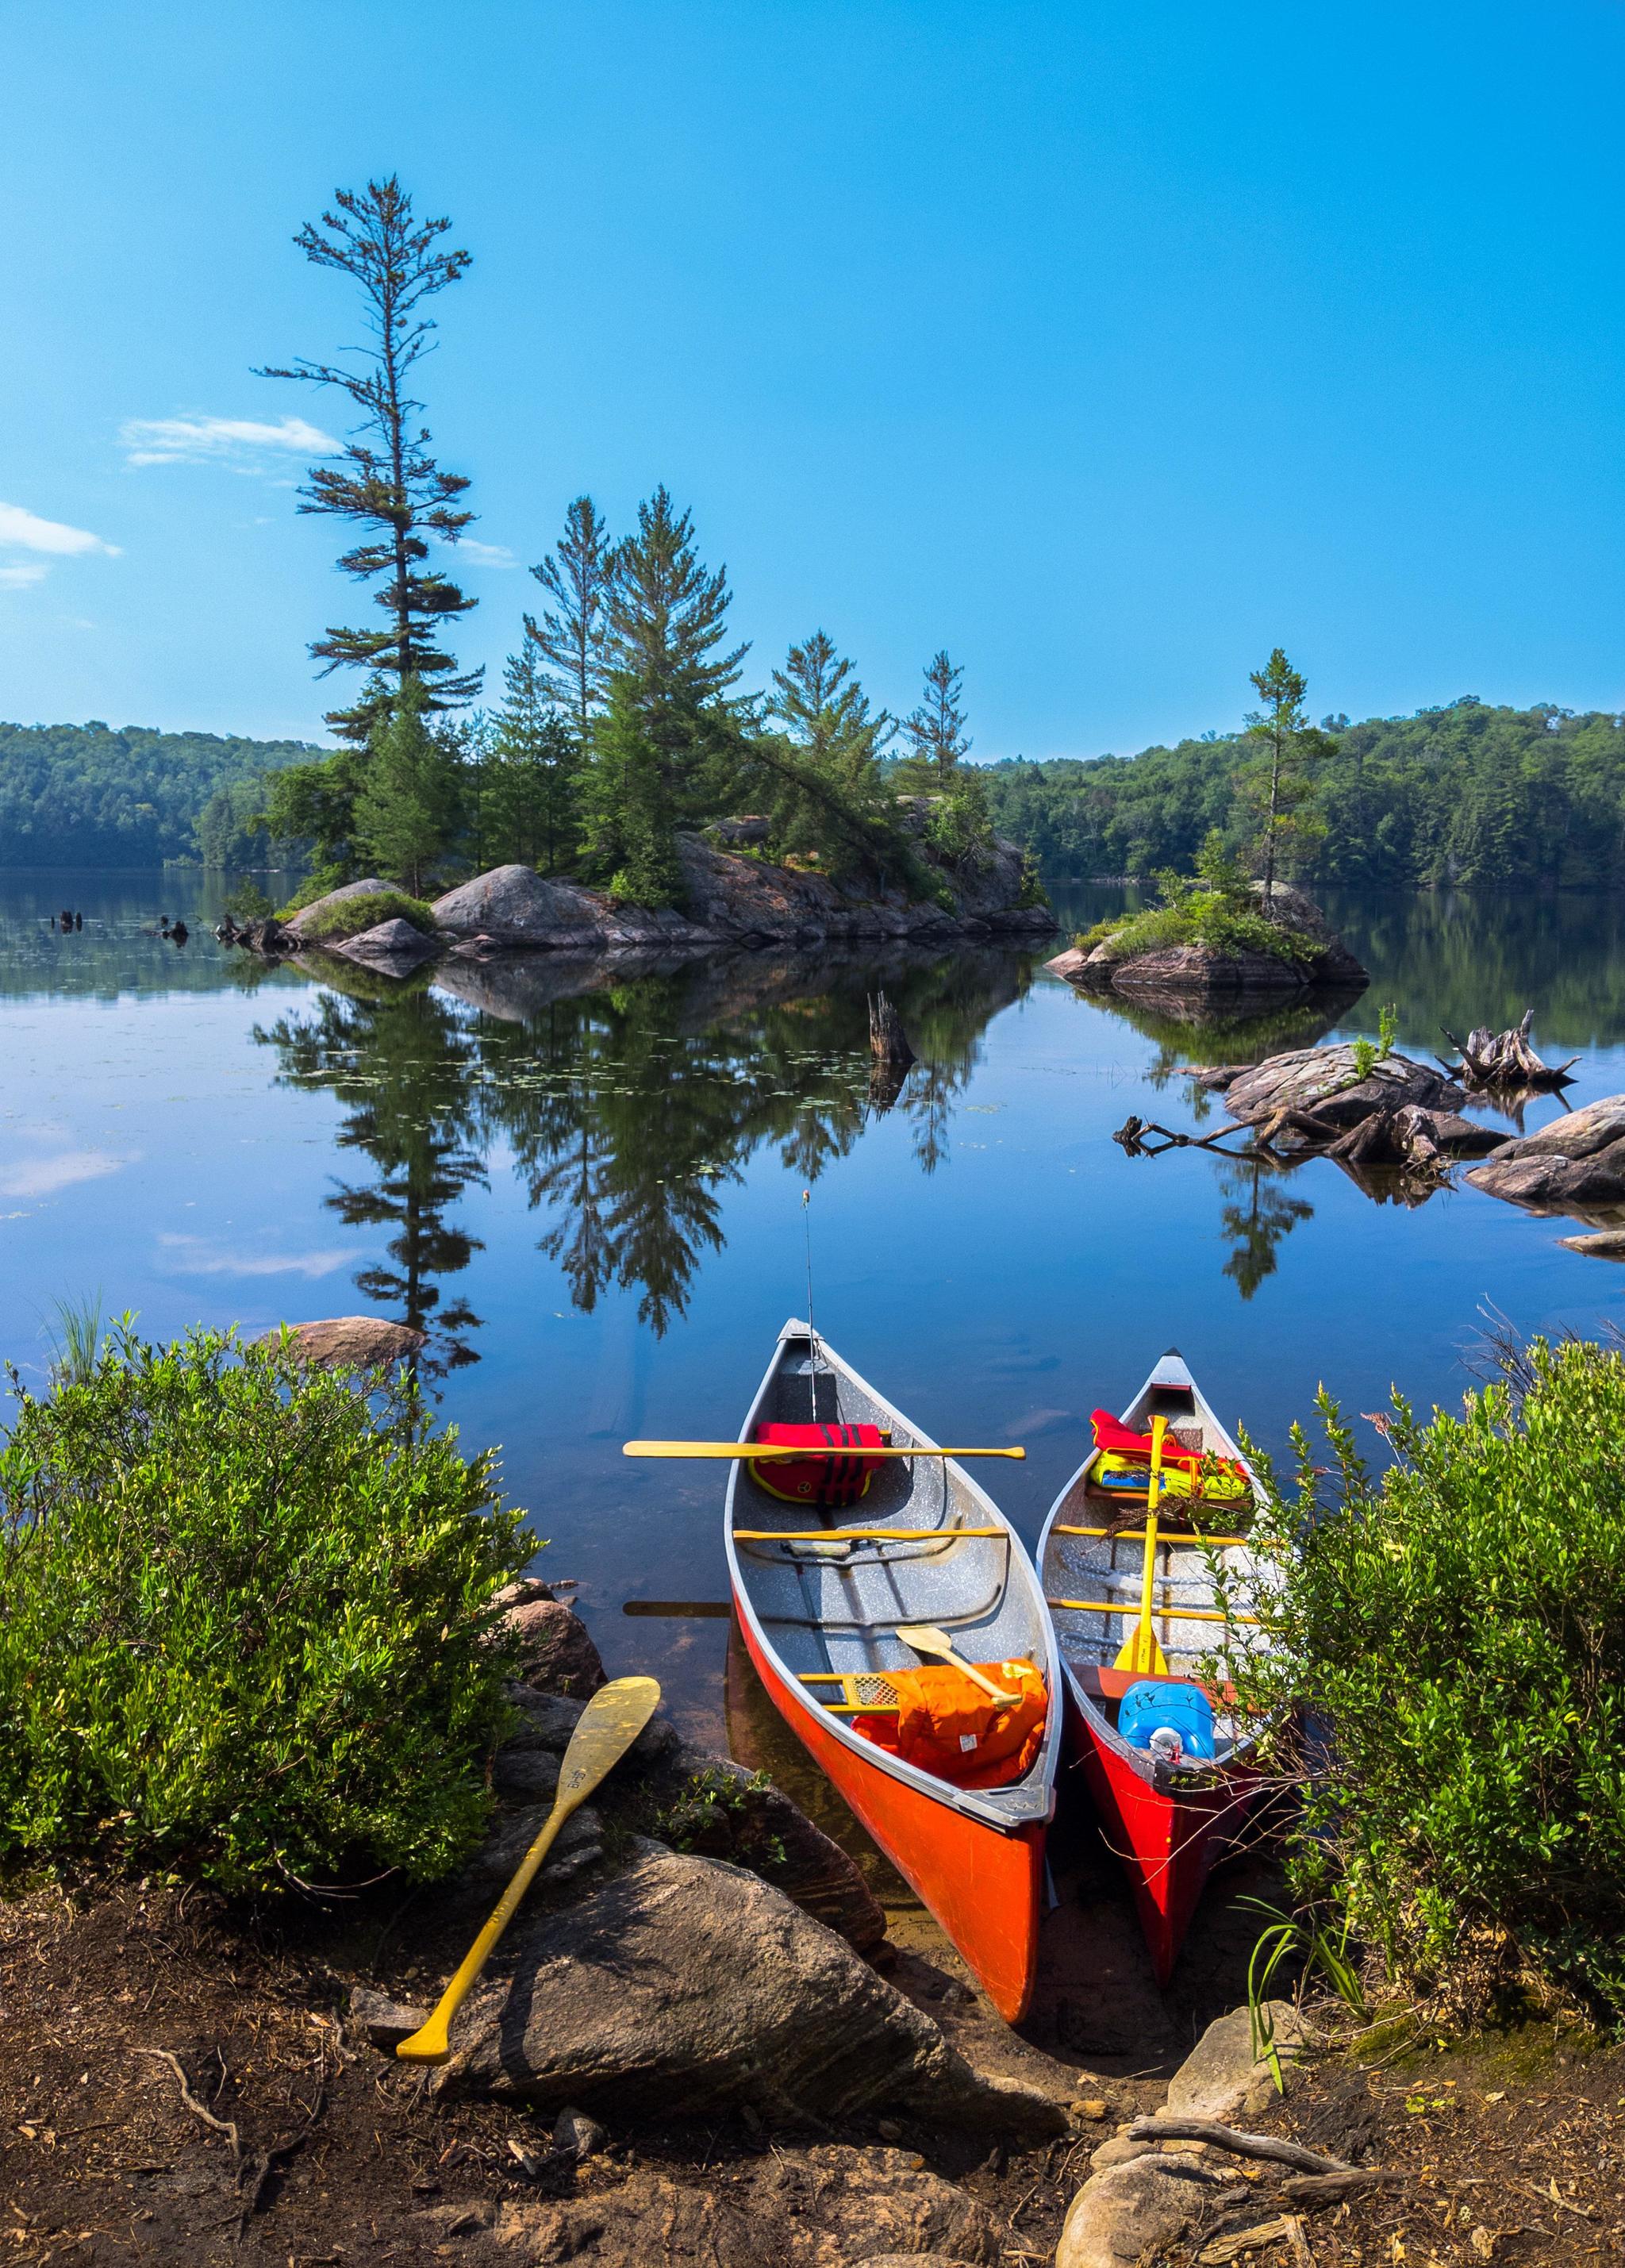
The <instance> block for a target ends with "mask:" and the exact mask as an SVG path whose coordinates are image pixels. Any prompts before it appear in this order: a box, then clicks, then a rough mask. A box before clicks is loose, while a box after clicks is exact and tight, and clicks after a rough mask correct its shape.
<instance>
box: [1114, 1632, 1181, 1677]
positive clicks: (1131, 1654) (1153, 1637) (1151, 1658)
mask: <svg viewBox="0 0 1625 2268" xmlns="http://www.w3.org/2000/svg"><path fill="white" fill-rule="evenodd" d="M1112 1668H1114V1669H1127V1670H1129V1671H1130V1672H1131V1673H1132V1674H1133V1675H1135V1676H1136V1677H1165V1676H1166V1675H1168V1657H1167V1655H1166V1654H1165V1653H1164V1652H1163V1650H1162V1648H1161V1646H1158V1643H1157V1633H1156V1631H1148V1630H1144V1629H1143V1628H1142V1627H1141V1625H1140V1624H1138V1623H1136V1624H1135V1626H1134V1628H1133V1629H1132V1630H1131V1631H1129V1635H1128V1637H1127V1638H1125V1639H1124V1641H1123V1644H1122V1646H1121V1650H1120V1652H1119V1653H1118V1656H1117V1659H1116V1661H1114V1663H1113V1664H1112Z"/></svg>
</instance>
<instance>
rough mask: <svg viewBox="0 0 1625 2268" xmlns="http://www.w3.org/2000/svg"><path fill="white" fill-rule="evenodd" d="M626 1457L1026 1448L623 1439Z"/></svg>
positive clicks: (1014, 1453)
mask: <svg viewBox="0 0 1625 2268" xmlns="http://www.w3.org/2000/svg"><path fill="white" fill-rule="evenodd" d="M621 1455H622V1456H623V1457H749V1458H755V1457H1017V1458H1020V1457H1025V1456H1026V1450H1025V1449H919V1448H914V1449H867V1448H865V1449H826V1448H824V1447H821V1446H820V1445H817V1444H814V1445H813V1446H812V1447H808V1446H805V1445H804V1444H799V1443H790V1444H785V1443H783V1442H780V1441H623V1442H622V1443H621Z"/></svg>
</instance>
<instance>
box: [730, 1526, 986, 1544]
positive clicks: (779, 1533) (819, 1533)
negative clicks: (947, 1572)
mask: <svg viewBox="0 0 1625 2268" xmlns="http://www.w3.org/2000/svg"><path fill="white" fill-rule="evenodd" d="M1009 1533H1010V1531H1009V1529H1008V1528H735V1529H734V1531H733V1540H734V1542H735V1543H957V1542H958V1540H959V1538H960V1536H961V1535H999V1536H1007V1535H1009Z"/></svg>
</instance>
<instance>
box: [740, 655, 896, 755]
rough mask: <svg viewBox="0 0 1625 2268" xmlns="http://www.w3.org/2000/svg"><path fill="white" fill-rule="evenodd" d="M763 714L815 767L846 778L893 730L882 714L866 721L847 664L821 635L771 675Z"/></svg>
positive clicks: (865, 703)
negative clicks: (776, 722) (778, 725)
mask: <svg viewBox="0 0 1625 2268" xmlns="http://www.w3.org/2000/svg"><path fill="white" fill-rule="evenodd" d="M768 716H769V717H776V718H779V719H780V720H781V722H782V723H783V725H784V727H785V730H786V732H787V733H789V735H790V739H791V740H794V741H796V742H798V744H799V745H800V746H801V747H805V749H806V750H807V752H808V753H809V755H812V756H813V759H814V761H815V762H818V763H820V764H825V765H828V766H830V767H832V768H835V769H840V770H846V771H849V772H857V771H861V770H863V769H864V767H865V766H866V765H870V764H872V763H873V762H874V761H875V760H876V758H877V757H878V756H879V755H880V752H881V750H882V749H883V748H884V747H886V743H887V741H888V740H891V739H892V737H893V734H894V733H895V732H896V730H897V725H896V723H895V721H894V720H893V718H891V717H889V716H888V715H887V714H886V711H885V710H884V709H883V710H881V711H880V713H879V716H878V717H871V715H870V713H869V696H867V694H865V692H864V689H863V687H862V686H861V685H860V684H859V683H858V681H857V678H856V677H855V676H854V675H853V674H852V665H851V663H850V662H849V661H848V660H846V659H844V658H843V657H842V655H841V654H839V653H837V652H836V651H835V642H834V640H833V639H832V638H830V637H828V636H827V634H826V632H824V631H823V630H814V631H813V635H812V637H810V638H808V639H806V640H805V643H804V644H801V645H792V646H791V648H790V652H789V653H788V654H787V655H786V657H785V660H784V666H783V669H776V670H775V671H774V673H773V691H772V693H771V694H770V695H769V696H768Z"/></svg>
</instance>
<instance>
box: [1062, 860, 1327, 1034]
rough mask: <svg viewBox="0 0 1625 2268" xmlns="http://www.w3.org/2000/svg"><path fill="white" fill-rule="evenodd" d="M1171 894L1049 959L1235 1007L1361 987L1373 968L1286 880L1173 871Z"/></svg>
mask: <svg viewBox="0 0 1625 2268" xmlns="http://www.w3.org/2000/svg"><path fill="white" fill-rule="evenodd" d="M1162 887H1163V892H1164V902H1163V903H1162V904H1161V905H1159V906H1154V907H1151V908H1150V909H1148V910H1146V911H1145V912H1143V913H1137V914H1123V915H1120V916H1118V917H1115V918H1114V919H1112V920H1109V921H1105V922H1100V923H1098V924H1096V926H1095V927H1094V928H1093V929H1092V930H1089V931H1086V932H1085V933H1084V934H1083V935H1082V936H1080V937H1079V938H1077V939H1076V940H1075V942H1074V943H1073V945H1072V946H1071V947H1070V949H1069V950H1068V951H1067V952H1065V953H1062V954H1056V956H1055V959H1054V960H1053V961H1049V962H1048V964H1047V965H1048V968H1050V969H1051V970H1052V971H1053V973H1054V974H1055V976H1061V977H1064V978H1065V980H1066V982H1067V983H1069V984H1072V985H1075V986H1076V987H1077V990H1079V991H1080V992H1115V993H1118V994H1120V995H1122V996H1124V997H1126V998H1129V999H1140V1000H1150V1001H1167V1002H1170V1003H1173V1002H1179V1001H1189V1002H1191V1003H1192V1004H1194V1005H1201V1006H1207V1005H1224V1006H1229V1007H1234V1006H1237V1005H1242V1004H1246V1003H1249V1002H1256V1003H1258V1004H1260V1005H1262V1004H1264V1003H1266V1002H1271V1001H1276V1000H1279V999H1282V998H1292V997H1294V996H1297V995H1301V994H1305V993H1308V992H1312V991H1325V992H1340V993H1344V994H1347V995H1349V997H1354V996H1356V995H1357V994H1359V993H1360V992H1363V991H1364V989H1365V987H1366V985H1367V984H1368V983H1370V981H1371V980H1370V978H1369V976H1367V974H1366V971H1365V970H1364V968H1362V967H1361V965H1360V963H1359V961H1357V960H1356V958H1355V956H1354V954H1352V953H1350V952H1349V948H1348V946H1346V945H1345V944H1344V943H1343V941H1342V939H1341V938H1340V937H1338V936H1337V935H1336V933H1335V932H1334V930H1333V929H1332V927H1331V925H1330V924H1329V923H1328V922H1327V918H1326V917H1325V915H1324V914H1323V913H1322V912H1321V910H1320V907H1319V906H1318V905H1317V904H1316V903H1315V902H1314V900H1313V898H1311V897H1309V896H1307V895H1305V893H1304V892H1303V891H1302V890H1297V889H1291V888H1289V887H1287V886H1286V885H1285V884H1283V883H1280V882H1277V883H1276V886H1275V888H1274V891H1273V893H1272V894H1271V895H1270V899H1269V902H1268V908H1266V905H1265V898H1264V885H1263V884H1262V883H1261V882H1254V883H1251V884H1248V883H1246V882H1240V883H1239V884H1238V883H1237V881H1236V880H1235V879H1234V878H1232V877H1231V876H1228V875H1224V876H1221V877H1218V878H1217V879H1211V878H1209V877H1204V876H1202V875H1200V874H1199V875H1198V876H1197V877H1196V878H1195V880H1186V879H1185V878H1183V877H1174V876H1167V877H1165V878H1164V880H1163V885H1162Z"/></svg>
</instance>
